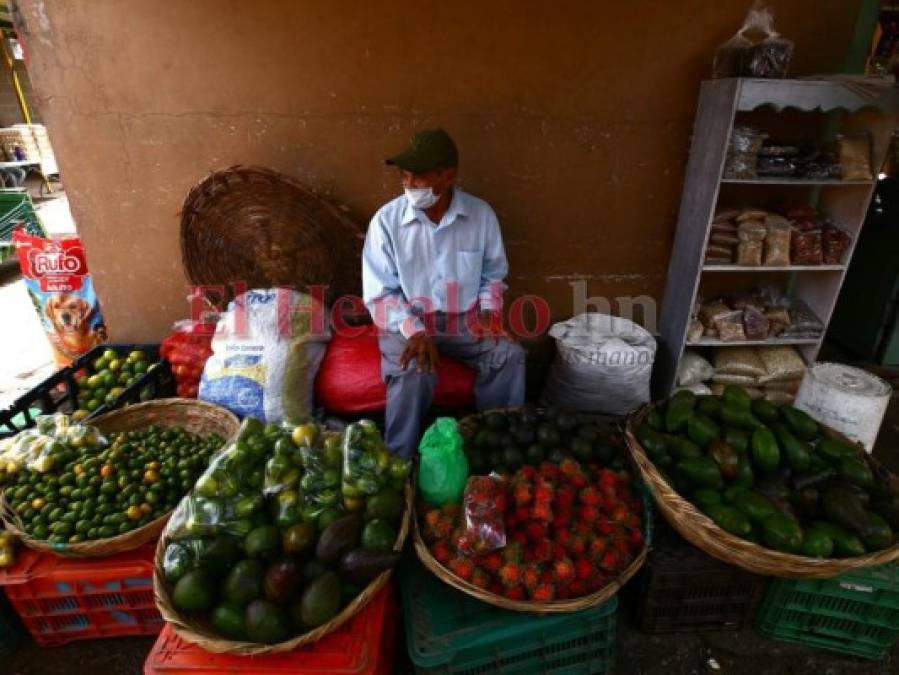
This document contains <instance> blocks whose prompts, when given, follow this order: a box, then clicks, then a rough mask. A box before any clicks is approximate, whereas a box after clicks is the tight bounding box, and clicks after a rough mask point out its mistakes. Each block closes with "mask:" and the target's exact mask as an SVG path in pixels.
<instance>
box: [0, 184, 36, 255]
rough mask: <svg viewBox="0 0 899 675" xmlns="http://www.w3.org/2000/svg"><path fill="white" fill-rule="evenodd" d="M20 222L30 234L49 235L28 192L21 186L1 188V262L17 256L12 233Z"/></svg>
mask: <svg viewBox="0 0 899 675" xmlns="http://www.w3.org/2000/svg"><path fill="white" fill-rule="evenodd" d="M20 224H23V225H24V226H25V231H26V232H28V233H29V234H33V235H36V236H39V237H46V236H47V232H46V230H45V229H44V226H43V224H42V223H41V219H40V218H38V216H37V213H36V212H35V210H34V204H32V202H31V197H30V196H29V194H28V192H27V191H26V190H24V189H21V188H15V189H8V190H5V189H0V262H3V261H5V260H7V259H9V258H12V257H13V256H15V254H16V249H15V246H13V244H12V233H13V230H15V229H16V227H18V225H20Z"/></svg>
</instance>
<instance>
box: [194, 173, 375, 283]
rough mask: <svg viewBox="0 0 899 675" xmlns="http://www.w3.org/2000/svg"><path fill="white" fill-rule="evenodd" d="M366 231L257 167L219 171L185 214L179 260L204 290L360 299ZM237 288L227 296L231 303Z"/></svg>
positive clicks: (298, 186) (296, 184) (295, 184)
mask: <svg viewBox="0 0 899 675" xmlns="http://www.w3.org/2000/svg"><path fill="white" fill-rule="evenodd" d="M363 238H364V231H363V230H362V228H360V227H359V226H358V225H357V224H356V223H355V222H353V221H352V220H351V219H350V217H349V216H347V215H346V214H345V213H343V212H342V211H341V210H340V209H338V208H337V207H336V206H334V205H333V204H331V203H329V202H327V201H326V200H325V199H323V198H322V197H320V196H319V195H317V194H315V193H314V192H313V191H312V190H311V189H310V188H309V187H307V186H305V185H303V184H302V183H301V182H300V181H298V180H296V179H295V178H291V177H290V176H286V175H284V174H282V173H279V172H277V171H274V170H272V169H267V168H264V167H258V166H239V165H238V166H232V167H230V168H228V169H223V170H221V171H214V172H213V173H211V174H209V175H208V176H207V177H206V178H204V179H203V180H202V181H200V182H199V183H198V184H197V185H195V186H194V187H193V189H191V191H190V192H189V193H188V195H187V198H186V199H185V200H184V206H183V208H182V210H181V255H182V259H183V262H184V269H185V272H186V274H187V277H188V279H190V281H191V282H192V283H194V284H198V285H220V284H224V285H226V286H228V285H230V284H234V283H235V282H243V283H246V284H247V288H271V287H274V286H292V287H295V288H296V289H297V290H301V291H304V290H307V289H308V287H309V286H312V285H316V284H324V285H327V286H328V292H327V298H328V299H329V300H333V299H334V298H337V297H340V296H341V295H344V294H349V293H358V292H359V288H360V286H361V280H360V274H361V272H360V254H361V250H362V242H363ZM232 294H233V288H229V289H226V295H227V296H228V297H231V295H232Z"/></svg>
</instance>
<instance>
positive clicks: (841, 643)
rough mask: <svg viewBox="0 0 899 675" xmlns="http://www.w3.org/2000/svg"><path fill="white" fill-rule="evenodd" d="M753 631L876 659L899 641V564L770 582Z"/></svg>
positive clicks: (780, 638) (778, 638) (779, 638)
mask: <svg viewBox="0 0 899 675" xmlns="http://www.w3.org/2000/svg"><path fill="white" fill-rule="evenodd" d="M756 626H757V627H758V629H759V630H760V631H761V632H762V633H765V634H766V635H768V636H770V637H773V638H775V639H777V640H786V641H788V642H797V643H799V644H803V645H809V646H812V647H820V648H821V649H831V650H833V651H837V652H843V653H844V654H853V655H855V656H862V657H865V658H869V659H879V658H881V657H882V656H883V655H884V654H886V653H887V652H888V651H889V650H890V648H891V647H892V646H893V643H894V642H895V641H896V638H897V637H899V565H896V564H891V565H884V566H882V567H875V568H870V569H866V570H856V571H853V572H849V573H847V574H843V575H840V576H839V577H835V578H833V579H802V580H795V579H772V581H771V584H770V585H769V587H768V593H767V594H766V595H765V599H764V601H763V602H762V606H761V608H760V609H759V612H758V615H757V616H756Z"/></svg>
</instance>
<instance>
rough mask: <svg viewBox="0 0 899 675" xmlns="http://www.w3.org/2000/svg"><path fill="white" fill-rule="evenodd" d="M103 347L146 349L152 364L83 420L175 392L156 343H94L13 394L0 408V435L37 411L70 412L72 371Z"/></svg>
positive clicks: (28, 423) (26, 424)
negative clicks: (68, 362)
mask: <svg viewBox="0 0 899 675" xmlns="http://www.w3.org/2000/svg"><path fill="white" fill-rule="evenodd" d="M107 349H112V350H113V351H115V352H116V353H118V354H121V355H122V356H127V354H128V352H130V351H132V350H135V349H139V350H141V351H143V352H144V353H146V355H147V358H148V360H149V362H150V364H151V366H156V367H151V368H150V369H149V370H147V372H146V373H144V374H143V375H141V376H140V377H139V378H138V379H137V380H136V381H135V382H133V383H132V384H131V385H129V386H128V387H126V388H125V390H124V391H123V392H122V393H121V394H119V396H118V397H117V398H116V399H115V400H114V401H113V402H112V403H103V404H102V405H100V406H98V407H97V408H96V410H94V411H92V412H91V413H90V414H89V415H88V416H87V417H86V418H85V419H86V420H91V419H93V418H95V417H97V416H99V415H102V414H103V413H107V412H109V411H111V410H116V409H118V408H121V407H123V406H125V405H128V404H130V403H138V402H140V401H141V400H149V399H154V398H164V397H167V396H174V395H175V388H176V385H175V378H174V376H173V375H172V369H171V367H170V366H169V363H168V361H166V360H165V359H160V358H159V345H158V344H102V345H97V346H96V347H94V348H93V349H91V350H90V351H89V352H86V353H84V354H82V355H81V356H79V357H78V358H77V359H75V361H74V362H73V363H72V365H71V366H66V367H65V368H61V369H60V370H58V371H56V372H55V373H53V375H51V376H50V377H48V378H47V379H46V380H44V381H43V382H41V383H40V384H39V385H37V386H36V387H35V388H34V389H32V390H31V391H29V392H28V393H27V394H23V395H22V396H20V397H19V398H17V399H16V400H15V401H14V402H13V404H12V405H11V406H10V407H9V408H7V409H6V410H3V411H0V438H6V437H7V436H12V435H14V434H17V433H18V432H20V431H22V430H23V429H28V428H30V427H33V426H34V425H35V423H36V420H35V418H36V417H37V416H38V415H49V414H51V413H55V412H63V413H72V412H74V411H75V410H76V409H77V407H78V385H77V384H76V383H75V378H76V374H77V373H78V371H80V370H82V369H87V370H90V369H91V364H92V363H93V362H94V361H95V360H96V359H98V358H99V357H100V356H101V355H102V354H103V352H105V351H106V350H107ZM142 395H143V399H142V398H141V396H142ZM17 418H18V419H17Z"/></svg>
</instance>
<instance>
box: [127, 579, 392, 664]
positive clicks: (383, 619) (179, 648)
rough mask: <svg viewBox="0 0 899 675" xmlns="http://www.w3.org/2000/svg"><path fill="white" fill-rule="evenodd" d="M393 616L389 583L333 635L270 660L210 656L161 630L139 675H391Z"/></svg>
mask: <svg viewBox="0 0 899 675" xmlns="http://www.w3.org/2000/svg"><path fill="white" fill-rule="evenodd" d="M396 615H397V604H396V593H395V591H394V589H393V583H392V582H391V583H389V584H388V585H387V586H386V587H385V588H384V589H383V590H382V591H381V592H380V593H378V595H377V596H376V597H375V598H373V599H372V601H371V602H370V603H369V604H368V605H367V606H366V607H365V608H364V609H363V610H362V611H361V612H359V613H358V614H357V615H356V616H354V617H353V618H352V619H350V620H349V621H347V622H346V623H345V624H344V625H343V626H342V627H341V628H339V629H338V630H336V631H334V632H333V633H329V634H328V635H326V636H325V637H323V638H322V639H321V640H319V641H318V642H315V643H313V644H311V645H307V646H305V647H300V648H299V649H297V650H296V651H292V652H286V653H283V654H272V655H271V656H232V655H229V654H212V653H211V652H207V651H204V650H202V649H201V648H200V647H197V646H196V645H193V644H190V643H188V642H185V641H184V640H182V639H181V638H179V637H178V636H177V635H176V634H175V631H173V630H172V629H171V627H170V626H166V627H165V629H164V630H163V631H162V633H161V634H160V635H159V639H158V640H156V644H155V645H153V649H152V650H151V651H150V655H149V656H148V657H147V660H146V662H145V663H144V675H176V674H178V673H184V674H187V675H213V674H217V675H218V674H221V673H235V674H236V673H252V674H253V675H279V674H281V673H291V674H293V675H322V674H324V673H329V674H330V675H391V673H393V658H394V651H395V648H396V644H395V643H396V624H397V616H396Z"/></svg>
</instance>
